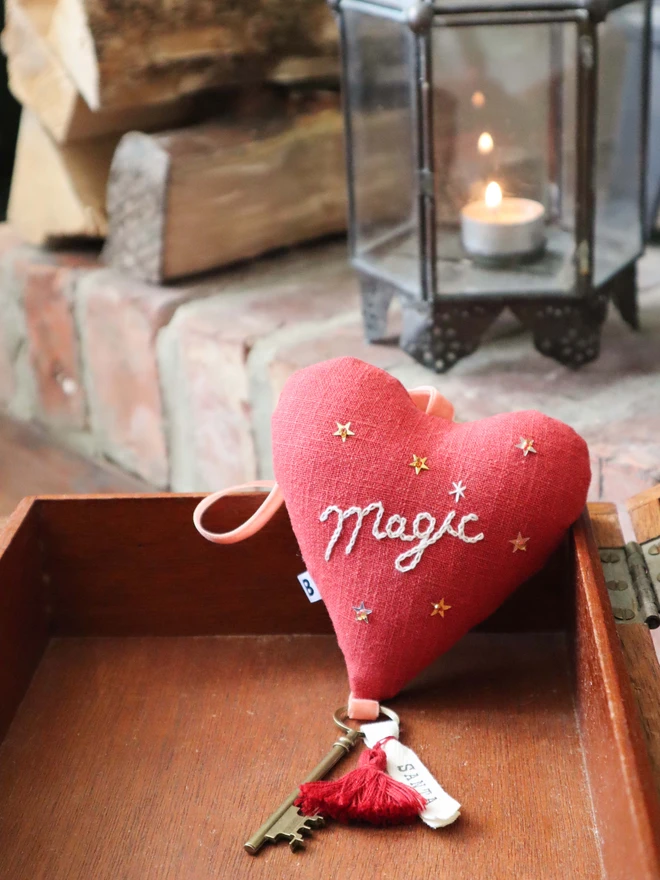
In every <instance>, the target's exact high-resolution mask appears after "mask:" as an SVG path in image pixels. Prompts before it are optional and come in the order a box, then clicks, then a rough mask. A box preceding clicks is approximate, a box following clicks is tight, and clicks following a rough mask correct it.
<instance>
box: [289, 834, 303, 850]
mask: <svg viewBox="0 0 660 880" xmlns="http://www.w3.org/2000/svg"><path fill="white" fill-rule="evenodd" d="M289 847H290V848H291V852H296V851H297V850H299V849H305V841H304V840H303V838H302V835H300V834H298V833H297V832H296V833H295V834H294V835H292V837H291V840H290V841H289Z"/></svg>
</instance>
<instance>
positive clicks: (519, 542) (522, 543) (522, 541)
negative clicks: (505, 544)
mask: <svg viewBox="0 0 660 880" xmlns="http://www.w3.org/2000/svg"><path fill="white" fill-rule="evenodd" d="M528 541H529V538H523V536H522V534H521V533H520V532H518V537H517V538H510V539H509V544H513V552H514V553H515V552H516V551H517V550H527V547H526V544H527V542H528Z"/></svg>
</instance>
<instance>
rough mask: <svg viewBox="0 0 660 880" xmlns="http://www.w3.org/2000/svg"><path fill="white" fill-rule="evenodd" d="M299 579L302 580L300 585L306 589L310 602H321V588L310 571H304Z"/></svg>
mask: <svg viewBox="0 0 660 880" xmlns="http://www.w3.org/2000/svg"><path fill="white" fill-rule="evenodd" d="M298 580H299V581H300V586H301V587H302V588H303V590H304V591H305V595H306V596H307V598H308V599H309V601H310V602H320V601H321V594H320V593H319V588H318V587H317V586H316V584H315V583H314V581H313V580H312V576H311V575H310V573H309V572H308V571H303V573H302V574H299V575H298Z"/></svg>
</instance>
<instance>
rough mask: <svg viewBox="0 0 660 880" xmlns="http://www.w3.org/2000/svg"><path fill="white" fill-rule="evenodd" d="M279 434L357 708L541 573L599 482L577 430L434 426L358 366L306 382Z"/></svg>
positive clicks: (381, 377)
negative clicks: (594, 478)
mask: <svg viewBox="0 0 660 880" xmlns="http://www.w3.org/2000/svg"><path fill="white" fill-rule="evenodd" d="M347 425H348V428H346V426H347ZM272 436H273V462H274V468H275V476H276V478H277V481H278V483H279V485H280V487H281V489H282V492H283V494H284V499H285V502H286V506H287V510H288V512H289V516H290V518H291V523H292V526H293V530H294V532H295V534H296V537H297V539H298V543H299V545H300V549H301V551H302V555H303V557H304V560H305V564H306V565H307V568H308V569H309V572H310V574H311V575H312V577H313V578H314V580H315V582H316V584H317V585H318V587H319V590H320V592H321V596H322V597H323V600H324V601H325V604H326V606H327V609H328V612H329V614H330V617H331V618H332V622H333V625H334V628H335V631H336V633H337V638H338V641H339V645H340V647H341V650H342V651H343V654H344V657H345V660H346V666H347V669H348V676H349V680H350V687H351V691H352V694H353V697H355V698H358V699H368V700H382V699H385V698H388V697H392V696H394V695H395V694H396V693H397V692H398V691H399V690H401V688H402V687H403V686H404V685H405V684H406V683H407V682H408V681H410V680H411V679H412V678H413V677H414V676H415V675H416V674H417V673H418V672H420V671H421V670H422V669H423V668H424V667H425V666H427V665H428V664H429V663H431V662H432V661H433V660H434V659H435V658H436V657H438V656H439V655H440V654H442V653H444V652H445V651H447V650H448V649H449V648H451V646H452V645H453V644H455V642H457V641H458V640H459V639H460V638H461V637H462V636H463V635H464V634H465V633H466V632H467V631H468V630H469V629H471V628H472V627H473V626H475V625H476V624H478V623H479V622H480V621H482V620H484V618H486V617H488V615H490V614H492V612H493V611H495V609H496V608H497V607H498V606H499V605H500V604H501V603H502V602H503V601H504V599H506V598H507V596H509V595H510V594H511V593H512V592H513V591H514V590H515V589H516V587H518V586H519V585H520V584H521V583H522V582H523V581H524V580H526V579H527V578H528V577H530V576H531V575H532V574H534V573H535V572H536V571H538V570H539V569H540V568H541V567H542V566H543V564H544V563H545V561H546V559H547V558H548V556H549V555H550V553H551V552H552V551H553V550H554V549H555V548H556V547H557V545H558V544H559V542H560V540H561V538H562V535H563V534H564V532H565V531H566V529H567V528H568V527H569V526H570V525H571V524H572V523H573V522H574V520H575V519H576V518H577V517H578V516H579V514H580V512H581V510H582V508H583V507H584V504H585V501H586V497H587V489H588V486H589V480H590V468H589V455H588V451H587V446H586V443H585V442H584V440H583V439H582V438H581V437H580V436H579V435H578V434H576V433H575V431H573V429H572V428H570V427H568V425H565V424H563V423H562V422H559V421H557V420H555V419H551V418H549V417H547V416H544V415H542V414H541V413H538V412H533V411H530V412H517V413H506V414H503V415H498V416H493V417H491V418H487V419H482V420H480V421H477V422H471V423H463V424H458V423H453V422H450V421H448V420H446V419H443V418H438V417H437V416H432V415H427V414H426V413H424V412H422V411H421V410H419V409H418V408H417V407H416V406H415V404H414V403H413V402H412V400H411V398H410V396H409V395H408V392H407V391H406V389H405V388H404V387H403V385H401V383H400V382H399V381H398V380H397V379H395V378H393V377H392V376H390V375H388V374H387V373H385V372H384V371H383V370H380V369H377V368H376V367H373V366H370V365H369V364H366V363H364V362H362V361H359V360H357V359H355V358H339V359H337V360H332V361H326V362H324V363H320V364H316V365H314V366H311V367H308V368H306V369H303V370H300V371H299V372H297V373H295V374H294V375H293V376H292V377H291V378H290V379H289V380H288V382H287V383H286V386H285V388H284V390H283V392H282V394H281V396H280V399H279V402H278V404H277V408H276V410H275V412H274V414H273V422H272Z"/></svg>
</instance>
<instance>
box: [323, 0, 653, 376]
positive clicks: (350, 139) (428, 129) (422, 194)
mask: <svg viewBox="0 0 660 880" xmlns="http://www.w3.org/2000/svg"><path fill="white" fill-rule="evenodd" d="M629 2H632V0H625V2H620V0H508V2H506V0H505V2H495V0H491V2H480V0H468V2H462V3H461V2H451V0H447V2H442V3H435V4H432V3H425V2H415V3H412V4H409V3H405V0H330V5H331V7H332V8H333V10H334V11H335V13H336V14H337V17H338V20H339V27H340V36H341V47H342V59H343V60H342V74H343V79H344V85H345V88H346V89H347V88H350V84H349V82H348V77H349V71H348V67H349V62H348V56H349V52H348V31H347V23H346V20H345V17H344V15H343V13H344V11H346V10H352V11H355V12H359V13H363V14H365V15H372V16H376V17H380V18H386V19H389V20H390V21H392V22H396V23H398V24H400V25H401V26H404V27H405V26H407V27H409V28H410V30H411V31H412V33H413V39H414V62H413V70H412V76H413V83H412V84H411V86H412V88H413V89H414V100H413V102H412V104H413V106H412V108H411V110H412V114H413V128H414V135H415V144H416V156H415V162H416V168H415V169H414V171H415V178H416V202H417V211H418V228H419V234H418V238H419V257H420V259H419V265H420V270H421V271H420V278H419V290H418V291H415V290H412V289H406V287H405V285H402V284H400V283H398V282H394V281H393V280H392V279H391V278H389V279H388V277H387V276H386V274H384V273H383V272H380V271H378V270H377V269H376V268H374V266H372V265H370V264H369V263H368V261H365V260H363V259H362V258H361V257H360V255H359V254H358V248H357V241H356V229H357V216H356V204H355V187H356V171H355V166H354V143H355V142H354V135H353V131H352V118H351V112H350V108H349V103H350V102H349V100H348V99H347V98H346V97H345V98H344V102H343V103H344V121H345V134H346V157H347V176H348V193H349V198H348V204H349V248H350V255H351V261H352V264H353V266H354V267H355V268H356V270H357V271H358V274H359V277H360V284H361V294H362V310H363V319H364V324H365V332H366V336H367V339H368V340H370V341H374V342H375V341H380V340H383V339H385V338H386V336H387V332H386V326H387V312H388V308H389V305H390V301H391V300H392V298H393V297H395V296H396V297H398V298H399V299H400V301H401V305H402V313H403V330H402V336H401V341H400V342H401V346H402V348H404V349H405V350H406V351H408V352H409V353H410V354H411V355H412V356H413V357H414V358H415V359H417V360H419V361H420V362H421V363H423V364H425V365H426V366H428V367H430V368H432V369H434V370H435V371H436V372H443V371H445V370H447V369H449V368H451V366H453V364H454V363H456V361H457V360H459V359H460V358H462V357H465V356H466V355H468V354H470V353H472V352H473V351H474V350H475V349H476V348H477V347H478V345H479V341H480V338H481V336H482V334H483V333H484V331H485V330H486V329H487V328H488V326H489V325H490V324H491V323H492V322H493V321H494V320H495V318H496V317H497V315H498V314H499V313H500V312H501V311H502V310H503V309H504V308H505V307H509V308H510V309H511V310H512V311H513V312H514V313H515V314H516V315H517V316H518V317H519V319H520V320H521V321H522V323H523V324H524V325H525V326H526V327H528V328H529V329H531V331H532V334H533V337H534V344H535V346H536V348H537V349H538V350H539V351H541V352H542V353H543V354H545V355H548V356H550V357H553V358H555V359H556V360H558V361H560V362H562V363H564V364H566V365H568V366H572V367H579V366H581V365H583V364H585V363H588V362H589V361H592V360H594V359H595V358H596V357H598V354H599V351H600V336H601V329H602V324H603V322H604V320H605V317H606V313H607V306H608V302H609V300H610V299H612V300H613V301H614V303H615V305H616V306H617V307H618V309H619V311H620V312H621V314H622V316H623V318H624V319H625V320H626V321H627V322H628V323H629V324H630V325H631V326H632V327H633V328H634V329H638V326H639V322H638V311H637V289H636V261H637V259H639V257H640V256H641V255H642V253H643V251H644V242H643V240H642V243H641V247H640V249H639V252H638V253H637V254H635V256H634V257H633V258H632V259H631V260H630V261H629V262H628V264H627V265H625V266H623V267H622V268H621V269H620V270H619V271H617V272H616V274H615V275H614V276H612V277H610V278H608V279H607V280H606V281H605V282H604V283H601V284H595V283H594V262H595V261H594V252H595V235H596V229H595V227H596V190H595V173H596V172H595V167H596V158H597V156H596V154H597V144H596V120H597V98H598V72H599V33H598V25H599V24H600V23H601V22H603V21H605V20H606V19H607V17H608V15H609V14H610V13H611V12H612V11H614V10H615V9H618V8H620V7H623V6H627V5H628V4H629ZM567 23H568V24H573V25H575V27H576V29H577V40H576V52H577V57H576V59H575V61H576V72H577V95H576V129H575V218H574V224H575V227H574V234H575V249H574V257H573V259H574V264H575V275H574V277H575V284H574V289H573V290H572V291H571V292H570V293H568V294H567V293H558V292H557V291H556V290H554V291H552V290H548V291H547V292H543V291H535V292H529V293H515V294H510V293H508V292H507V291H502V292H501V294H499V293H498V294H493V293H491V292H482V293H480V292H476V293H475V292H470V293H458V294H457V293H443V292H442V290H439V289H438V277H437V226H436V193H435V187H434V178H435V172H436V169H435V148H434V124H433V116H434V105H433V89H434V86H433V52H432V46H433V43H432V40H433V29H435V28H464V27H470V26H477V25H478V26H483V25H516V26H520V25H522V26H524V25H528V24H529V25H539V24H545V25H552V24H567ZM650 25H651V2H650V0H645V4H644V21H643V28H642V36H641V39H642V42H643V45H642V62H641V80H642V82H641V90H640V96H639V100H640V101H641V113H640V124H641V131H640V137H639V150H640V156H639V167H640V174H641V181H640V186H639V222H640V227H641V229H644V227H645V215H646V196H645V191H646V186H645V176H646V152H647V129H648V106H649V64H650V33H651V27H650Z"/></svg>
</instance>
